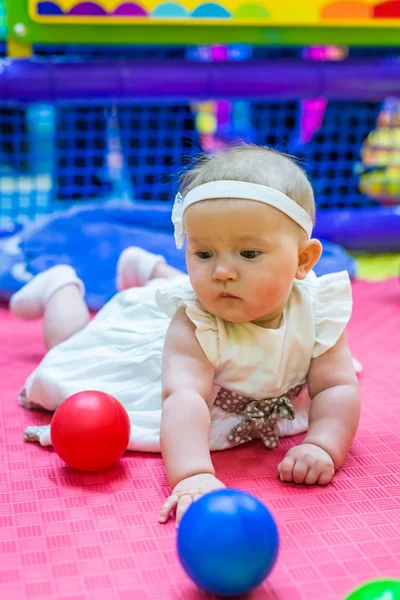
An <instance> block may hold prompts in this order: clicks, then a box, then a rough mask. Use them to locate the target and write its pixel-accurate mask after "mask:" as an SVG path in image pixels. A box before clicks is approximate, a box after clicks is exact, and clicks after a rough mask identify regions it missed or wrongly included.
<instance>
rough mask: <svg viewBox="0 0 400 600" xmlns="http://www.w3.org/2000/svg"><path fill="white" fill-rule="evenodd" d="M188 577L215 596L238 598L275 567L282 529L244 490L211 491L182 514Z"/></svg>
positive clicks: (181, 543) (180, 540)
mask: <svg viewBox="0 0 400 600" xmlns="http://www.w3.org/2000/svg"><path fill="white" fill-rule="evenodd" d="M177 550H178V556H179V560H180V562H181V564H182V566H183V568H184V570H185V571H186V573H187V575H189V577H190V578H191V579H192V580H193V581H194V582H195V583H196V584H197V585H198V586H199V587H200V588H202V589H204V590H206V591H208V592H211V593H212V594H215V595H216V596H237V595H240V594H245V593H247V592H249V591H250V590H252V589H254V588H255V587H257V586H258V585H259V584H260V583H261V582H262V581H263V580H264V579H265V578H266V577H267V575H268V574H269V573H270V571H271V570H272V568H273V566H274V564H275V561H276V558H277V555H278V550H279V536H278V529H277V526H276V523H275V521H274V518H273V517H272V515H271V513H270V512H269V510H268V509H267V508H266V506H264V504H262V502H260V501H259V500H257V498H255V497H254V496H252V495H250V494H247V493H245V492H241V491H239V490H232V489H223V490H217V491H215V492H210V493H209V494H206V495H205V496H202V497H201V498H200V499H199V500H197V501H196V502H194V503H193V504H192V505H191V506H190V507H189V509H188V510H187V511H186V513H185V514H184V515H183V518H182V521H181V523H180V525H179V529H178V536H177Z"/></svg>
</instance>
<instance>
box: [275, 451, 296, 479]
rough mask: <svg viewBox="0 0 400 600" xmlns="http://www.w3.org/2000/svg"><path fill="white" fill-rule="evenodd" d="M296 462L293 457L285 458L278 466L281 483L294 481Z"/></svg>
mask: <svg viewBox="0 0 400 600" xmlns="http://www.w3.org/2000/svg"><path fill="white" fill-rule="evenodd" d="M295 463H296V460H295V459H294V458H292V457H291V456H285V458H284V459H283V461H282V462H281V463H280V464H279V465H278V474H279V478H280V480H281V481H293V467H294V465H295Z"/></svg>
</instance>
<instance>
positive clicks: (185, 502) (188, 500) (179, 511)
mask: <svg viewBox="0 0 400 600" xmlns="http://www.w3.org/2000/svg"><path fill="white" fill-rule="evenodd" d="M192 502H193V498H192V496H190V495H189V494H185V495H184V496H181V497H180V498H179V501H178V506H177V507H176V524H177V525H179V523H180V521H181V519H182V517H183V515H184V514H185V512H186V511H187V509H188V508H189V506H190V505H191V504H192Z"/></svg>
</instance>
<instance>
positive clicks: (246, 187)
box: [172, 180, 313, 248]
mask: <svg viewBox="0 0 400 600" xmlns="http://www.w3.org/2000/svg"><path fill="white" fill-rule="evenodd" d="M214 198H245V199H246V200H257V201H258V202H264V204H269V205H270V206H273V207H274V208H277V209H278V210H280V211H281V212H283V213H285V215H287V216H288V217H290V218H291V219H292V221H294V222H295V223H297V224H298V225H300V227H301V228H302V229H304V231H305V232H306V233H307V236H308V238H310V237H311V233H312V229H313V223H312V219H311V217H310V215H309V214H308V212H307V211H306V210H304V208H301V206H299V205H298V204H296V202H294V201H293V200H292V199H291V198H289V196H286V194H283V193H282V192H278V190H275V189H274V188H271V187H268V186H266V185H259V184H258V183H246V182H245V181H228V180H226V181H211V182H210V183H204V184H203V185H199V186H197V187H195V188H193V189H192V190H190V192H188V193H187V194H186V196H185V197H183V196H182V195H181V194H177V195H176V197H175V203H174V207H173V209H172V222H173V224H174V234H175V243H176V247H177V248H182V246H183V242H184V241H185V231H184V229H183V215H184V212H185V210H186V209H187V208H188V207H189V206H191V205H192V204H195V203H196V202H201V201H202V200H212V199H214Z"/></svg>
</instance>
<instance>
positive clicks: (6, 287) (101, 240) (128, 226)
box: [0, 200, 356, 310]
mask: <svg viewBox="0 0 400 600" xmlns="http://www.w3.org/2000/svg"><path fill="white" fill-rule="evenodd" d="M170 216H171V206H170V205H169V204H165V203H153V202H152V203H148V202H142V203H139V202H138V203H134V204H133V203H131V202H121V201H115V200H112V201H109V202H106V203H101V204H98V205H97V204H96V205H85V206H79V207H74V208H72V209H70V210H67V211H62V212H58V213H53V214H52V215H50V216H49V217H46V218H44V219H42V220H40V221H38V222H36V223H33V224H31V225H28V226H26V227H24V228H23V229H22V230H21V231H19V232H17V233H15V234H13V235H3V237H1V236H0V297H2V298H4V299H7V298H9V297H10V295H11V294H12V293H13V292H14V291H16V290H18V289H19V288H20V287H21V286H22V285H23V284H24V283H25V282H26V281H28V280H29V278H30V277H31V276H32V275H35V274H37V273H39V272H41V271H43V270H45V269H48V268H49V267H52V266H54V265H56V264H61V263H65V264H70V265H72V266H73V267H74V268H75V269H76V271H77V273H78V276H79V277H80V278H81V279H82V280H83V281H84V282H85V286H86V291H87V295H86V301H87V303H88V305H89V307H90V308H91V309H93V310H97V309H99V308H101V306H103V304H105V302H107V301H108V300H109V299H110V298H111V297H112V296H113V295H114V294H115V292H116V288H115V271H116V264H117V260H118V257H119V255H120V253H121V252H122V251H123V250H124V248H126V247H128V246H140V247H141V248H144V249H145V250H148V251H149V252H154V253H156V254H162V255H163V256H165V258H166V259H167V261H168V263H169V264H171V265H172V266H174V267H176V268H178V269H181V270H182V271H185V270H186V267H185V257H184V252H183V251H182V250H177V248H176V247H175V242H174V238H173V229H172V224H171V220H170ZM343 269H347V270H348V271H349V274H350V276H351V277H354V276H355V270H356V266H355V261H354V259H353V258H351V257H350V256H349V255H348V254H347V253H346V252H345V251H344V250H343V249H342V248H341V247H340V246H337V245H336V244H332V243H331V242H324V253H323V256H322V258H321V260H320V261H319V263H318V264H317V266H316V268H315V271H316V272H317V274H318V275H322V274H324V273H329V272H333V271H340V270H343Z"/></svg>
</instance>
